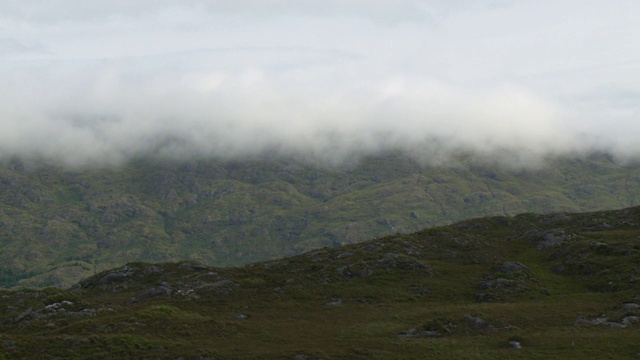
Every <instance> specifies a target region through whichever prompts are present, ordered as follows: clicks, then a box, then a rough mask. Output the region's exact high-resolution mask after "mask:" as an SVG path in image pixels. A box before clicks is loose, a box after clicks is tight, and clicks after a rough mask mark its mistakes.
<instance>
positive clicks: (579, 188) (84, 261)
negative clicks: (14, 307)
mask: <svg viewBox="0 0 640 360" xmlns="http://www.w3.org/2000/svg"><path fill="white" fill-rule="evenodd" d="M639 200H640V166H638V165H627V166H623V165H620V164H616V163H614V162H612V161H611V160H610V159H609V158H608V157H607V156H604V155H598V156H592V157H590V158H587V159H555V160H550V161H549V163H548V164H547V166H545V167H543V168H540V169H529V170H523V169H509V168H505V167H498V166H493V165H487V164H484V165H483V164H481V163H477V162H472V161H470V160H468V159H460V160H459V161H458V162H456V163H455V164H452V165H449V166H442V167H429V166H420V165H419V164H417V163H416V162H414V161H413V160H411V159H410V158H408V157H405V156H403V155H399V154H387V155H380V156H378V157H372V158H367V159H364V160H363V161H362V162H360V163H358V164H357V165H354V166H352V167H348V168H347V167H345V168H338V167H327V166H323V165H320V164H310V163H307V162H301V161H295V160H287V159H279V160H264V159H262V160H259V159H254V160H247V161H220V160H198V161H188V162H176V163H161V162H157V161H150V160H137V161H135V162H132V163H130V164H128V165H126V166H123V167H120V168H114V169H94V170H84V171H69V170H62V169H58V168H55V167H50V166H49V167H47V166H41V167H37V168H29V167H28V166H25V165H23V164H22V163H21V162H19V161H15V162H11V163H6V164H4V165H2V166H1V167H0V286H4V287H12V286H47V285H55V286H66V285H70V284H71V283H73V282H75V281H77V280H79V279H80V278H82V277H86V276H89V275H91V274H93V273H95V272H97V271H101V270H103V269H107V268H111V267H115V266H120V265H122V264H124V263H126V262H130V261H154V262H155V261H177V260H196V261H200V262H202V263H205V264H208V265H215V266H228V265H239V264H245V263H249V262H255V261H261V260H266V259H270V258H275V257H281V256H289V255H294V254H297V253H301V252H303V251H306V250H309V249H314V248H318V247H323V246H336V245H341V244H348V243H354V242H359V241H364V240H366V239H370V238H375V237H381V236H385V235H388V234H394V233H408V232H411V231H416V230H419V229H423V228H425V227H430V226H435V225H443V224H450V223H453V222H455V221H459V220H463V219H468V218H473V217H480V216H487V215H513V214H517V213H523V212H540V213H549V212H554V211H590V210H600V209H613V208H622V207H627V206H633V205H636V204H639V203H640V202H639Z"/></svg>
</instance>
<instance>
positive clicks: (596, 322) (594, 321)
mask: <svg viewBox="0 0 640 360" xmlns="http://www.w3.org/2000/svg"><path fill="white" fill-rule="evenodd" d="M607 320H609V318H607V317H598V318H592V319H588V318H586V317H584V316H578V318H577V319H576V321H575V322H574V323H575V324H576V325H602V324H604V323H605V322H606V321H607Z"/></svg>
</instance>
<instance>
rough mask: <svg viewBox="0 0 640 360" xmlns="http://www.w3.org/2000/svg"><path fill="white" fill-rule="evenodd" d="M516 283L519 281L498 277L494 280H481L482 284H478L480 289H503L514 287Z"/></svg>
mask: <svg viewBox="0 0 640 360" xmlns="http://www.w3.org/2000/svg"><path fill="white" fill-rule="evenodd" d="M516 284H517V282H516V281H514V280H509V279H505V278H498V279H494V280H485V281H482V282H480V284H478V289H480V290H489V289H501V288H505V287H512V286H514V285H516Z"/></svg>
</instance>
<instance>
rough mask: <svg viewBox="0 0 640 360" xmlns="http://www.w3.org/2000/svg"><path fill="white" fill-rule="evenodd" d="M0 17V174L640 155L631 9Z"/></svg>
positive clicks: (423, 8) (388, 7)
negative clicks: (393, 155)
mask: <svg viewBox="0 0 640 360" xmlns="http://www.w3.org/2000/svg"><path fill="white" fill-rule="evenodd" d="M0 5H1V6H0V7H1V8H2V9H3V11H2V14H0V96H1V99H2V101H1V102H0V159H7V158H13V157H21V158H25V159H40V160H45V161H48V162H54V163H59V164H62V165H66V166H76V167H77V166H86V165H91V166H96V165H117V164H121V163H123V162H126V161H127V160H129V159H131V158H132V157H139V156H149V155H152V156H158V157H168V158H180V159H182V158H192V157H215V158H243V157H246V156H256V155H261V154H265V153H268V154H280V155H287V156H290V155H295V156H302V157H309V158H312V159H315V160H320V161H326V162H328V163H332V164H339V163H341V162H344V161H350V160H353V159H354V158H357V157H359V156H365V155H368V154H376V153H379V152H384V151H387V150H394V151H402V152H405V153H407V154H409V155H411V156H413V157H415V158H416V159H419V160H421V161H425V162H428V163H432V164H442V163H446V162H447V161H449V160H450V159H451V158H452V157H453V156H456V154H460V153H466V154H474V155H475V156H478V157H480V158H484V159H489V160H492V161H497V162H499V163H506V164H515V165H528V164H535V163H538V162H539V161H541V160H543V159H545V158H547V157H550V156H555V155H581V154H587V153H589V152H593V151H607V152H610V153H611V154H613V155H614V157H615V158H617V159H620V160H628V159H632V158H636V157H637V156H638V155H640V142H638V141H637V138H638V134H640V121H639V120H640V119H639V116H638V115H639V114H640V112H639V109H640V81H638V80H640V46H637V39H640V26H638V25H637V24H640V19H639V17H640V4H638V3H637V2H634V1H627V2H625V1H617V2H615V4H613V3H612V4H605V3H603V2H600V1H518V2H512V1H486V2H482V4H479V2H474V1H458V2H455V1H427V2H423V1H321V2H320V1H286V0H282V1H275V0H274V1H251V0H247V1H196V0H192V1H182V2H178V3H174V2H170V1H136V2H121V1H102V2H100V3H99V6H98V5H96V4H93V5H91V6H90V5H89V3H88V2H86V1H75V0H72V1H47V2H46V3H44V4H43V3H42V2H36V1H24V0H23V1H0Z"/></svg>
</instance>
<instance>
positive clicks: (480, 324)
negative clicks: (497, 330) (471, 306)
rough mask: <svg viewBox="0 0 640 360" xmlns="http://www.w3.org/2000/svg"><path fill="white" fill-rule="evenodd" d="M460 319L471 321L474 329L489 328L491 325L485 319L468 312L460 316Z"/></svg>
mask: <svg viewBox="0 0 640 360" xmlns="http://www.w3.org/2000/svg"><path fill="white" fill-rule="evenodd" d="M462 319H463V320H464V321H466V322H468V323H471V325H472V326H473V328H474V329H476V330H482V329H489V328H490V327H491V326H490V325H489V323H488V322H487V321H486V320H485V319H483V318H481V317H478V316H471V315H469V314H466V315H464V316H463V317H462Z"/></svg>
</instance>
